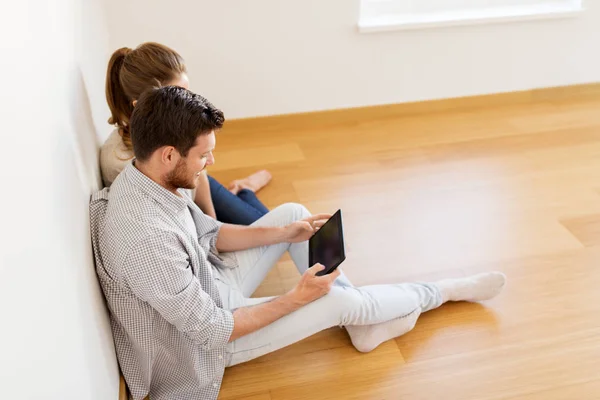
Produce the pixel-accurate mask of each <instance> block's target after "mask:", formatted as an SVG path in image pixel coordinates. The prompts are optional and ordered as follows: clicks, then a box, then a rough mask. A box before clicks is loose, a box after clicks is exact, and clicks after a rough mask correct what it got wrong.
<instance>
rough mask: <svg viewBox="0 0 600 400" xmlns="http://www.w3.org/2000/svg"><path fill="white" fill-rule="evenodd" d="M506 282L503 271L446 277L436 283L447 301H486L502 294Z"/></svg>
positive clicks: (443, 298)
mask: <svg viewBox="0 0 600 400" xmlns="http://www.w3.org/2000/svg"><path fill="white" fill-rule="evenodd" d="M505 284H506V275H504V274H503V273H501V272H485V273H482V274H477V275H473V276H470V277H467V278H461V279H444V280H442V281H439V282H436V283H435V285H436V286H437V287H438V288H439V289H440V292H441V293H442V300H443V302H444V303H445V302H447V301H484V300H489V299H492V298H494V297H496V296H497V295H499V294H500V292H501V291H502V289H503V288H504V285H505Z"/></svg>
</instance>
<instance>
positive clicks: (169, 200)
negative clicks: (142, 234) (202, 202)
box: [124, 158, 188, 214]
mask: <svg viewBox="0 0 600 400" xmlns="http://www.w3.org/2000/svg"><path fill="white" fill-rule="evenodd" d="M134 162H135V158H134V159H133V160H132V161H131V162H130V163H129V164H127V166H126V167H125V170H124V173H125V176H126V177H127V179H128V180H129V181H130V182H131V183H132V184H133V185H134V186H135V187H136V188H137V189H139V190H140V191H142V192H144V193H146V194H147V195H148V196H150V197H151V198H152V199H154V200H156V202H158V203H160V204H162V205H164V206H166V207H167V208H168V209H170V210H171V211H172V212H173V213H175V214H177V213H179V212H181V211H183V210H185V207H187V205H188V201H187V196H185V195H184V194H183V193H182V192H181V191H182V189H177V191H178V192H179V194H180V195H181V197H179V196H177V195H175V194H174V193H172V192H170V191H168V190H167V189H165V188H164V187H162V186H161V185H159V184H158V183H156V182H154V181H153V180H152V179H150V178H148V177H147V176H146V175H145V174H144V173H143V172H141V171H140V170H139V169H137V168H136V167H135V165H133V164H134Z"/></svg>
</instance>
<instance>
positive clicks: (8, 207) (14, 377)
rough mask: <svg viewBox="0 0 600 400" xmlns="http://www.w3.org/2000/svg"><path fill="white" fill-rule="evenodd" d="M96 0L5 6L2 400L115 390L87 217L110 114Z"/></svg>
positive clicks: (0, 117)
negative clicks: (101, 132) (101, 140)
mask: <svg viewBox="0 0 600 400" xmlns="http://www.w3.org/2000/svg"><path fill="white" fill-rule="evenodd" d="M99 4H100V3H98V2H97V0H30V1H12V2H2V3H1V5H0V50H1V54H2V56H1V57H2V62H1V63H0V76H2V89H1V95H0V96H1V97H0V121H1V130H2V155H1V156H0V182H1V184H2V189H1V191H2V192H1V196H0V221H1V222H0V223H1V224H2V231H1V232H2V233H1V236H2V237H1V238H0V261H1V263H0V360H1V361H0V398H2V399H7V400H8V399H11V400H13V399H14V400H22V399H23V400H24V399H27V400H30V399H44V400H55V399H56V400H68V399H73V400H82V399H86V400H87V399H90V400H92V399H93V400H96V399H97V400H111V399H115V400H116V399H117V398H118V368H117V363H116V358H115V352H114V346H113V342H112V335H111V332H110V328H109V323H108V317H107V314H106V310H105V306H104V302H103V296H102V293H101V291H100V289H99V286H98V283H97V279H96V274H95V271H94V268H93V261H92V254H91V249H90V235H89V224H88V201H89V195H90V193H91V192H92V190H95V189H97V188H98V185H99V183H100V181H99V173H98V158H97V145H98V141H99V139H98V138H97V135H96V129H95V126H102V127H103V128H104V126H105V124H104V123H102V124H100V121H101V120H102V119H104V117H105V115H106V109H105V106H104V99H103V97H102V90H103V89H102V88H103V80H104V68H105V66H104V63H105V59H106V57H107V56H108V35H107V32H106V27H105V25H104V24H103V22H102V20H103V16H102V14H101V13H100V12H101V11H102V8H101V7H98V5H99ZM84 5H85V7H83V6H84ZM92 38H93V40H92ZM92 94H93V95H94V97H93V99H94V100H93V101H90V100H89V97H88V95H92ZM93 115H97V116H98V118H97V119H96V120H94V119H93Z"/></svg>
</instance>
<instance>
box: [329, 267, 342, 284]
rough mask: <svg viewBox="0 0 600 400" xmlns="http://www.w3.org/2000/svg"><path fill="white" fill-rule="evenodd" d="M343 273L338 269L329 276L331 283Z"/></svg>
mask: <svg viewBox="0 0 600 400" xmlns="http://www.w3.org/2000/svg"><path fill="white" fill-rule="evenodd" d="M341 274H342V271H341V270H340V269H339V268H336V269H335V271H333V272H332V273H330V274H329V279H330V281H331V282H333V281H335V280H336V279H337V278H338V277H339V276H340V275H341Z"/></svg>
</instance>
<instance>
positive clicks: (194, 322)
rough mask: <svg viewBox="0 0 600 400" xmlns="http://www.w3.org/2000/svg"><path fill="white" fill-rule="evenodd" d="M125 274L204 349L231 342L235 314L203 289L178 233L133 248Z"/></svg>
mask: <svg viewBox="0 0 600 400" xmlns="http://www.w3.org/2000/svg"><path fill="white" fill-rule="evenodd" d="M122 275H123V276H122V279H123V281H124V283H125V284H126V285H127V286H128V287H129V288H130V289H131V290H132V292H133V293H134V294H135V295H136V296H138V297H139V298H140V299H142V300H143V301H145V302H147V303H148V304H149V305H150V306H151V307H152V308H154V309H155V310H156V311H157V312H158V313H160V315H161V316H162V317H163V318H164V319H165V320H166V321H168V322H169V323H171V324H172V325H174V326H175V327H176V328H177V329H178V330H179V331H181V332H183V333H184V334H185V335H186V336H187V337H189V338H190V339H191V340H194V341H196V342H198V343H199V344H200V345H201V346H202V347H203V348H204V349H206V350H209V349H215V348H221V347H224V346H226V345H227V343H228V341H229V338H230V337H231V333H232V332H233V315H232V314H231V312H230V311H228V310H225V309H222V308H220V307H218V306H217V305H216V303H215V302H214V301H213V299H212V298H211V297H210V296H209V295H208V294H207V293H206V292H205V291H204V290H203V289H202V286H201V284H200V281H199V280H198V278H197V277H196V276H195V275H194V274H193V272H192V268H191V266H190V259H189V256H188V253H187V252H186V250H185V248H184V247H183V245H182V244H181V242H180V241H179V239H178V238H177V237H176V236H175V235H174V234H170V233H165V234H160V235H155V236H152V237H149V238H147V239H144V240H143V241H141V242H140V243H138V244H137V245H136V246H135V247H134V248H131V249H130V250H129V252H128V254H127V255H126V257H125V258H124V263H123V268H122Z"/></svg>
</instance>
